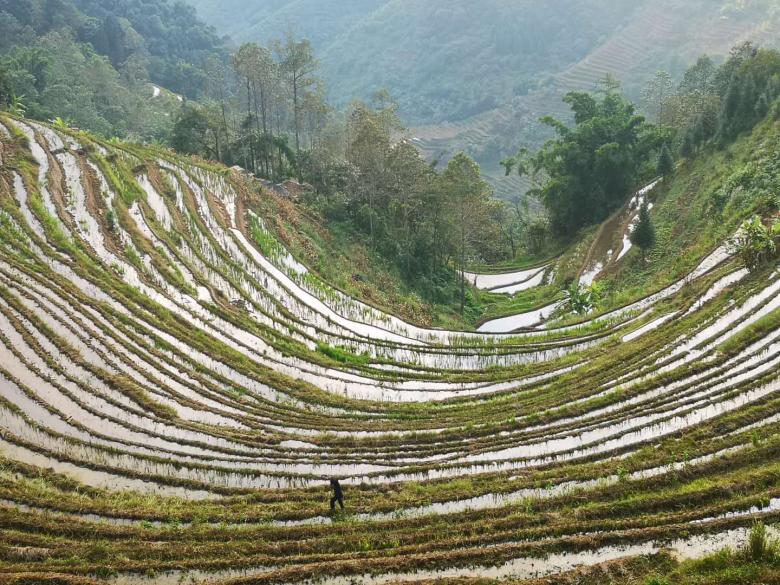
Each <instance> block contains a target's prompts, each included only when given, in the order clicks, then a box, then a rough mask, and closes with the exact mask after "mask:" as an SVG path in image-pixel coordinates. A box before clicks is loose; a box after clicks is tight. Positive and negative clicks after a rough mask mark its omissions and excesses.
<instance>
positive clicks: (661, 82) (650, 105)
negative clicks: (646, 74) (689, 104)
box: [642, 70, 674, 124]
mask: <svg viewBox="0 0 780 585" xmlns="http://www.w3.org/2000/svg"><path fill="white" fill-rule="evenodd" d="M673 90H674V81H673V80H672V76H671V74H670V73H669V72H668V71H663V70H660V71H658V72H657V73H656V74H655V76H654V77H653V79H651V80H650V82H649V83H648V84H647V85H646V86H645V89H644V91H643V93H642V97H643V99H644V102H645V107H646V108H647V109H648V111H650V112H652V113H653V115H654V116H655V118H656V120H657V123H658V124H665V123H667V122H668V117H667V110H668V100H669V98H670V97H671V96H672V93H673Z"/></svg>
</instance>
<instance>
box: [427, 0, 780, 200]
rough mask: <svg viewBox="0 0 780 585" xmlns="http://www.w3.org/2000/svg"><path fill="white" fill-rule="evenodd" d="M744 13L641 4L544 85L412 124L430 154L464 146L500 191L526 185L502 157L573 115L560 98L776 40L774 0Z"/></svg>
mask: <svg viewBox="0 0 780 585" xmlns="http://www.w3.org/2000/svg"><path fill="white" fill-rule="evenodd" d="M748 6H749V8H747V9H745V10H743V11H726V12H724V10H723V9H724V3H722V2H712V1H710V0H694V1H692V2H689V1H685V2H679V1H677V0H661V1H659V2H651V3H647V4H643V5H642V6H641V8H639V9H637V11H636V12H635V13H634V14H633V16H632V18H631V20H630V21H629V22H628V23H627V24H626V25H625V26H624V27H622V28H621V29H620V30H619V31H617V32H616V33H615V34H614V35H612V36H611V37H610V38H609V39H608V40H607V41H606V42H605V43H604V44H602V45H601V46H599V47H598V48H597V49H595V50H594V51H593V52H591V53H590V54H588V55H587V56H586V57H585V58H584V59H582V60H581V61H580V62H578V63H576V64H575V65H573V66H571V67H569V68H568V69H566V70H564V71H562V72H560V73H558V74H555V75H552V76H550V78H549V79H548V80H547V82H546V83H545V86H544V87H543V88H541V89H539V90H537V91H533V92H531V93H529V94H528V95H527V96H522V97H517V98H515V99H513V100H511V101H509V102H507V103H505V104H502V105H500V106H499V107H497V108H495V109H493V110H491V111H488V112H485V113H482V114H480V115H478V116H475V117H473V118H471V119H468V120H463V121H460V122H457V123H452V124H436V125H430V126H421V127H418V128H415V129H414V130H413V134H414V136H415V137H416V138H417V139H418V140H417V144H418V146H419V147H420V148H421V149H422V150H423V152H425V153H426V155H427V156H428V157H429V158H438V157H441V156H442V155H444V157H445V158H446V157H447V156H449V155H451V154H452V153H455V152H458V151H460V150H465V151H466V152H468V153H469V154H471V155H472V156H473V157H474V158H475V159H476V160H477V161H478V162H480V163H481V164H482V166H483V171H484V172H485V173H486V174H487V175H488V176H489V177H490V178H491V182H492V183H493V184H494V186H495V187H496V191H497V193H498V194H499V195H500V196H512V195H515V194H517V193H518V192H522V191H524V190H525V189H527V187H528V183H527V180H520V179H519V178H516V177H510V178H505V177H503V176H502V175H501V171H502V169H501V167H500V166H499V164H498V163H499V161H500V160H501V159H502V158H504V157H506V156H510V155H512V154H513V153H514V152H516V150H517V149H518V148H519V147H520V146H525V147H535V146H539V145H540V144H541V143H542V142H543V141H544V140H545V139H546V138H547V137H548V134H547V133H546V131H545V130H544V129H543V128H542V127H541V126H540V125H539V124H538V119H539V118H540V117H541V116H542V115H547V114H549V113H552V114H554V115H556V116H558V117H560V118H562V119H566V118H567V117H568V115H569V112H568V111H567V107H566V105H565V104H563V103H562V101H561V99H562V97H563V96H564V95H565V94H566V93H567V92H569V91H572V90H587V91H592V90H594V89H595V88H596V87H597V84H598V82H599V80H601V79H603V78H604V76H605V75H606V74H611V75H614V76H615V77H616V78H618V79H619V80H621V81H622V82H623V84H624V88H625V89H626V91H627V92H628V93H629V95H630V96H632V97H633V98H635V99H639V97H640V91H641V88H642V86H643V84H644V83H645V82H646V81H647V79H648V78H649V77H650V76H652V75H653V73H654V72H655V71H656V70H658V69H662V68H663V69H667V70H670V71H672V72H675V73H680V72H681V70H682V69H685V68H686V67H687V66H688V65H689V64H690V63H692V62H693V61H695V60H696V58H697V57H698V56H699V55H701V54H703V53H708V54H712V55H714V56H722V55H726V54H728V52H729V49H730V48H731V47H733V46H735V45H737V44H739V43H741V42H743V41H746V40H751V41H754V42H756V43H758V44H766V45H769V46H775V45H776V44H777V35H778V32H780V22H778V20H777V18H776V12H775V11H776V8H774V7H773V5H772V3H771V2H766V3H763V4H762V3H754V4H750V5H748Z"/></svg>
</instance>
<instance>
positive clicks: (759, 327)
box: [0, 117, 780, 585]
mask: <svg viewBox="0 0 780 585" xmlns="http://www.w3.org/2000/svg"><path fill="white" fill-rule="evenodd" d="M0 145H1V147H0V299H2V302H0V430H1V431H2V434H1V436H0V519H1V520H2V521H0V542H2V545H0V581H2V580H8V581H9V582H12V583H16V584H33V583H34V584H40V583H42V582H46V583H66V584H69V585H77V584H78V585H87V584H89V585H94V584H96V583H101V582H104V581H101V580H99V578H98V577H96V576H115V577H116V576H118V578H119V579H130V581H131V582H132V579H133V578H135V577H137V576H140V575H144V576H145V578H144V581H143V582H144V583H148V584H149V585H156V584H160V585H163V584H164V583H171V582H178V581H183V582H205V581H208V582H209V583H221V584H224V585H227V584H228V583H229V584H231V585H239V584H242V585H250V584H261V583H279V582H284V583H303V582H308V580H310V579H313V578H317V579H325V582H326V583H338V582H341V581H339V579H344V578H347V579H355V580H360V581H361V582H364V583H376V584H379V583H388V582H393V581H394V580H399V579H401V580H414V579H418V580H422V579H429V578H430V579H432V578H435V577H438V576H445V577H447V578H449V579H457V578H462V579H465V580H466V581H465V582H470V581H473V580H476V579H479V578H484V577H485V576H486V575H487V576H489V577H492V578H502V577H510V576H511V577H512V578H513V579H514V580H523V579H529V578H532V577H539V576H545V575H552V574H558V573H561V572H565V571H567V570H570V569H574V568H575V567H577V566H580V565H582V564H585V565H594V564H598V563H602V562H604V561H608V560H614V561H615V564H614V565H610V566H609V567H606V568H603V569H599V570H598V571H597V573H598V574H601V573H600V571H607V574H611V575H612V576H613V577H614V578H610V579H608V580H610V581H612V582H614V581H615V580H620V579H626V580H628V578H629V576H632V575H636V576H637V578H638V579H640V580H642V582H644V576H645V575H647V574H648V573H664V572H668V571H673V570H676V569H675V567H676V564H675V563H676V561H674V560H672V558H671V557H670V556H669V555H668V554H661V553H660V549H661V547H669V548H670V549H671V550H672V551H676V553H677V554H679V555H681V556H683V557H686V556H691V555H701V554H705V553H707V552H711V551H714V550H716V549H719V548H721V547H722V546H724V545H732V546H738V545H741V543H742V542H744V541H745V540H746V539H747V532H748V530H749V528H750V526H752V525H753V524H754V523H755V522H756V521H757V520H763V521H765V522H768V523H771V522H777V521H778V520H780V474H779V473H778V463H777V462H778V455H780V433H779V431H780V422H778V415H780V327H779V326H778V324H779V320H780V271H778V270H777V267H776V266H775V265H771V266H769V267H768V268H767V269H766V270H763V271H762V272H759V273H757V274H754V275H747V274H746V273H745V271H744V270H742V266H741V264H740V263H739V262H738V261H737V260H736V259H735V258H733V257H732V254H731V252H730V247H729V245H728V243H727V240H728V237H729V235H730V232H731V230H732V229H736V227H737V226H738V225H739V222H740V221H741V220H742V219H744V217H747V216H748V215H750V214H752V213H753V212H755V211H759V210H764V211H766V210H768V209H775V210H776V209H777V201H776V200H771V197H775V198H776V193H777V189H775V188H774V187H773V185H774V183H772V182H771V181H772V180H776V179H772V178H775V177H777V175H778V173H777V168H776V166H777V162H776V161H777V160H778V156H777V154H778V152H780V125H778V124H777V123H776V122H775V121H767V122H766V123H764V124H763V125H761V126H760V127H758V128H757V130H756V131H755V132H754V134H753V135H752V136H748V137H744V138H742V139H741V140H740V141H738V142H737V143H736V144H735V145H734V146H733V147H732V148H731V149H730V150H728V151H726V152H724V153H709V154H707V155H703V156H702V157H701V158H700V159H698V160H695V161H692V162H691V163H690V164H689V165H687V166H686V167H684V168H683V169H682V170H681V171H680V174H679V175H678V176H677V177H676V178H674V179H671V180H670V181H669V182H667V183H665V184H663V187H660V186H657V187H656V190H654V191H649V192H648V193H647V194H646V195H647V196H648V197H650V198H651V199H652V200H653V201H654V202H655V204H656V206H655V207H654V210H653V213H654V216H655V219H656V221H657V222H658V225H659V234H660V235H661V238H662V242H663V243H664V246H665V250H664V253H665V254H666V256H663V255H661V254H660V253H659V256H658V257H656V258H653V261H652V263H651V265H649V266H648V265H645V264H643V263H642V262H641V259H640V258H638V256H637V255H636V254H633V253H632V252H631V251H629V253H627V254H626V255H624V256H623V259H622V262H621V263H619V264H617V265H615V266H611V267H610V268H609V271H608V274H604V275H598V278H600V279H602V280H604V281H605V282H608V281H609V274H615V273H616V271H618V270H624V271H625V276H626V281H627V282H628V286H627V287H624V288H621V289H616V290H615V291H614V293H615V294H614V295H613V296H611V297H609V300H608V302H606V303H605V304H604V305H603V306H601V307H600V308H599V311H598V312H597V313H594V314H591V315H588V316H583V317H574V316H572V315H566V314H565V310H564V309H563V308H561V307H557V306H556V307H555V308H554V309H553V310H552V311H548V312H546V316H545V315H541V316H538V312H537V311H531V312H530V313H533V314H534V315H537V316H533V317H529V313H528V312H526V313H524V314H520V315H516V316H514V317H513V319H514V320H510V321H502V322H496V323H493V324H492V325H491V326H490V327H489V328H488V329H490V330H492V331H494V332H493V333H482V334H480V333H467V332H458V331H445V330H438V329H432V328H428V327H422V326H415V325H412V324H410V323H408V322H405V321H403V320H401V319H399V318H397V317H394V316H391V315H389V314H387V313H385V312H384V311H382V310H380V309H378V308H375V307H372V306H370V305H368V304H366V303H365V302H363V301H362V300H360V299H355V298H351V297H349V296H348V295H346V294H344V293H343V292H341V291H339V290H338V289H336V288H334V287H333V286H331V285H330V284H329V283H327V282H325V281H324V280H323V279H321V278H319V277H318V276H317V275H315V274H314V273H313V272H312V271H311V270H310V269H309V268H307V267H306V265H305V263H306V262H307V261H308V260H307V258H306V257H305V256H303V255H299V256H298V257H294V256H293V255H292V254H290V253H289V251H288V250H287V249H286V248H285V246H284V245H283V243H282V242H284V241H285V239H284V230H283V229H280V228H281V227H284V222H281V225H280V222H278V221H276V218H277V217H279V216H282V217H291V215H289V214H287V213H286V212H285V211H284V210H283V209H281V207H280V206H282V205H287V204H289V202H287V203H284V202H278V203H274V204H273V205H277V207H276V208H275V207H274V206H273V205H272V203H273V202H274V198H273V196H272V195H271V194H269V193H266V192H264V191H263V190H262V189H260V188H259V186H258V184H257V183H255V182H254V181H252V180H249V179H247V178H246V177H244V176H243V175H241V174H238V173H235V172H233V171H230V170H228V169H225V168H223V167H217V166H213V165H208V164H205V163H204V162H203V161H199V160H193V159H186V158H183V157H180V156H176V155H174V154H173V153H171V152H170V151H167V150H164V149H160V148H154V147H139V146H137V145H132V144H125V143H121V142H119V141H113V142H111V143H109V142H105V141H101V140H99V139H96V138H95V137H92V136H90V135H88V134H86V133H82V132H74V131H71V130H68V129H65V128H52V127H49V126H46V125H41V124H37V123H33V122H30V121H27V120H23V119H18V118H10V117H6V118H2V119H0ZM659 189H660V190H659ZM713 202H715V203H717V205H716V206H715V207H714V208H713V207H712V205H713ZM681 210H682V211H684V213H680V212H681ZM675 213H676V214H677V215H678V216H680V217H679V221H676V220H675V219H674V215H675ZM693 228H700V229H698V230H695V229H693ZM602 231H603V230H602ZM616 235H617V236H618V237H619V236H620V235H621V234H620V233H619V232H618V233H617V234H616ZM616 240H617V238H616ZM592 248H593V246H592V241H591V240H588V239H587V238H586V239H584V240H583V241H582V242H581V243H580V244H579V245H578V246H575V247H574V248H573V249H572V250H570V251H569V252H568V253H567V254H566V255H564V256H563V257H562V258H560V259H558V260H557V261H555V262H554V263H553V264H551V265H550V266H547V265H544V266H543V267H542V270H543V271H544V273H545V279H544V280H549V279H550V278H553V276H554V278H560V279H563V278H565V277H566V273H567V272H568V273H571V272H574V273H581V272H582V271H583V270H584V269H587V268H588V266H586V259H588V260H589V259H591V258H595V257H596V256H595V255H594V254H589V253H588V250H589V249H592ZM670 251H672V252H673V253H670ZM553 265H554V266H555V268H554V275H553V274H552V273H550V269H551V267H552V266H553ZM529 270H531V272H532V273H533V274H525V275H524V276H520V275H517V274H515V275H508V276H507V275H503V276H500V275H489V276H487V277H485V276H482V277H481V276H480V275H476V279H477V281H478V284H480V283H481V284H482V285H484V286H485V287H487V288H495V287H498V288H501V287H503V286H511V285H517V283H520V284H527V283H531V281H533V280H534V279H535V278H536V276H535V274H537V273H538V272H539V268H538V267H537V268H534V267H530V268H529ZM526 272H528V271H526ZM543 284H544V283H543V282H533V283H531V284H528V287H529V288H528V290H544V286H543ZM493 294H499V293H495V292H494V293H493ZM554 301H555V299H554V298H549V299H548V305H552V304H555V303H554ZM518 323H522V327H524V328H523V329H522V330H518V331H515V330H516V329H517V328H518V327H519V326H521V325H519V324H518ZM330 478H339V479H340V480H341V483H342V484H343V486H344V490H345V493H346V504H347V509H346V511H344V512H335V513H332V514H328V503H327V499H328V497H329V489H328V480H329V479H330ZM762 554H763V553H762ZM636 555H650V556H647V557H643V558H641V559H633V560H632V559H630V558H626V557H634V556H636ZM718 558H719V559H720V560H719V561H718V563H720V564H718V565H717V566H718V567H723V569H724V571H727V570H731V567H733V566H741V565H742V564H746V565H747V566H748V567H749V568H750V567H753V565H752V564H750V563H752V562H753V561H750V560H746V559H748V557H745V556H738V555H732V556H730V557H729V556H726V557H724V556H723V555H721V556H720V557H718ZM750 558H754V557H750ZM767 558H769V557H767ZM774 562H775V561H771V562H769V561H767V563H765V564H764V565H762V566H761V569H760V570H757V571H755V572H753V573H749V576H748V577H746V578H745V579H743V580H742V581H741V582H746V583H753V582H755V583H758V582H761V580H762V579H765V580H766V579H769V577H771V576H772V575H775V576H776V574H777V569H776V565H773V564H771V563H774ZM703 566H704V567H705V569H702V570H712V565H703ZM706 567H709V569H708V568H706ZM686 570H687V569H686ZM439 571H444V573H440V572H439ZM773 571H774V572H773ZM410 573H412V575H410ZM578 575H579V576H582V575H583V573H582V572H580V573H579V574H578ZM750 575H752V576H750ZM147 578H148V579H147ZM578 578H579V577H578ZM597 580H598V579H597ZM108 582H117V583H119V582H122V581H111V577H109V581H108Z"/></svg>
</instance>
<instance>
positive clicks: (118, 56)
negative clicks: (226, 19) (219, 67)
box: [0, 0, 226, 138]
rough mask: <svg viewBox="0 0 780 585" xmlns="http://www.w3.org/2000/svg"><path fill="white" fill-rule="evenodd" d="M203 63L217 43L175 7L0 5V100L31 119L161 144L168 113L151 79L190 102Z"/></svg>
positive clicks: (184, 8)
mask: <svg viewBox="0 0 780 585" xmlns="http://www.w3.org/2000/svg"><path fill="white" fill-rule="evenodd" d="M209 58H212V59H216V60H224V59H226V54H225V53H223V52H222V50H221V40H220V39H219V38H218V37H217V36H216V34H215V33H214V32H213V30H212V29H211V28H210V27H208V26H206V25H204V24H203V23H202V22H200V21H199V20H198V19H197V18H196V16H195V12H194V10H193V9H192V8H191V7H190V6H188V5H186V4H183V3H181V2H170V1H169V0H131V1H114V2H111V1H108V2H105V1H102V0H101V1H97V0H0V100H3V101H5V102H8V101H10V100H14V101H15V102H16V103H15V105H14V107H16V108H21V109H24V110H26V111H27V112H28V113H29V114H30V115H32V116H34V117H37V118H50V117H55V116H60V117H62V118H66V119H69V120H71V121H72V122H74V123H76V124H78V125H80V126H83V127H86V128H89V129H91V130H93V131H97V132H101V133H103V134H106V135H114V134H116V135H125V134H128V133H131V134H136V135H139V136H143V137H146V138H151V137H157V138H164V137H165V135H166V134H167V133H168V129H167V127H169V126H170V124H171V121H172V118H173V114H174V111H173V109H172V108H170V107H168V108H166V107H165V103H164V101H163V100H158V101H157V102H154V103H153V102H151V101H150V97H152V95H153V92H152V89H151V87H150V86H149V82H153V83H155V84H159V85H161V86H163V87H166V88H168V89H169V90H171V91H173V92H177V93H180V94H184V95H185V96H189V97H197V96H199V95H200V94H201V93H202V92H203V89H204V85H205V82H206V79H207V73H206V71H205V69H204V63H205V62H206V61H207V60H208V59H209ZM174 105H175V104H174Z"/></svg>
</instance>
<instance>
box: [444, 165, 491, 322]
mask: <svg viewBox="0 0 780 585" xmlns="http://www.w3.org/2000/svg"><path fill="white" fill-rule="evenodd" d="M440 189H442V194H443V197H444V198H445V201H446V205H447V212H448V217H449V218H450V222H451V225H452V227H453V230H452V236H453V243H454V249H455V251H456V262H457V268H458V275H459V279H460V312H461V314H463V311H464V309H465V304H466V277H465V270H466V266H467V264H468V262H469V260H471V259H472V257H473V256H474V255H475V252H476V251H477V250H478V249H479V247H480V245H483V244H484V242H483V237H484V236H485V232H486V231H487V229H488V219H489V218H490V214H491V211H492V209H493V208H494V205H495V204H494V203H493V201H492V191H491V189H490V186H489V185H488V184H487V183H486V182H485V181H484V179H483V178H482V174H481V172H480V169H479V165H477V163H475V162H474V161H473V160H472V159H471V158H470V157H469V156H468V155H466V154H465V153H463V152H461V153H458V154H456V155H455V157H454V158H453V159H452V160H451V161H450V162H449V164H448V165H447V168H445V169H444V172H443V173H442V175H441V179H440Z"/></svg>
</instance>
